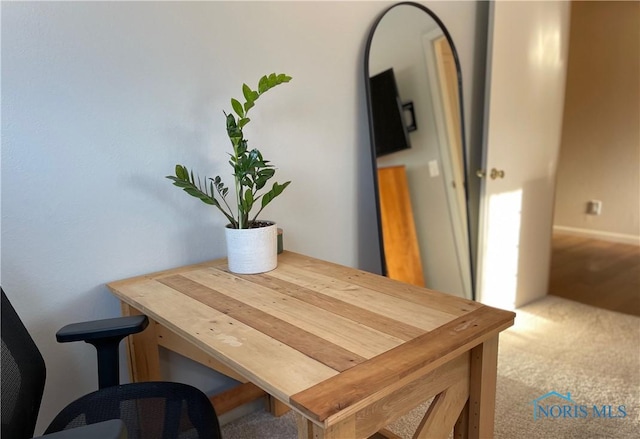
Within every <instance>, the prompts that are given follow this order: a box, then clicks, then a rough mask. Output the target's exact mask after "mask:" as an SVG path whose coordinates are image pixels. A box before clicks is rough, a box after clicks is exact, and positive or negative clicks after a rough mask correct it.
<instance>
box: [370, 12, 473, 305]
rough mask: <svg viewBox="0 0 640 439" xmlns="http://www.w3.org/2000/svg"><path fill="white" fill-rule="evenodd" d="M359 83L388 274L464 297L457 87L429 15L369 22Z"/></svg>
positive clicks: (467, 286)
mask: <svg viewBox="0 0 640 439" xmlns="http://www.w3.org/2000/svg"><path fill="white" fill-rule="evenodd" d="M364 70H365V78H366V85H367V98H368V108H369V122H370V124H371V126H370V133H371V141H372V148H371V149H372V154H373V163H374V167H375V171H376V172H374V176H375V178H376V184H375V187H376V189H377V207H378V220H379V224H380V229H381V230H380V240H381V246H380V252H381V255H382V267H383V271H384V274H385V275H387V276H389V277H391V278H393V279H396V280H401V281H404V282H408V283H412V284H415V285H420V286H426V287H427V288H431V289H434V290H439V291H443V292H447V293H451V294H454V295H457V296H460V297H465V298H468V299H472V298H473V296H474V295H473V282H472V278H473V276H472V273H471V258H470V247H469V233H468V230H469V229H468V218H467V211H468V210H467V205H466V200H467V196H466V192H465V190H466V189H465V188H466V184H465V175H466V159H465V145H464V134H463V120H462V90H461V89H460V87H461V84H462V81H461V79H460V68H459V65H458V58H457V54H456V51H455V47H454V45H453V42H452V40H451V38H450V36H449V33H448V32H447V30H446V28H445V27H444V25H443V24H442V23H441V22H440V20H439V19H438V18H437V17H436V16H435V14H433V13H432V12H431V11H430V10H429V9H427V8H425V7H424V6H422V5H419V4H415V3H400V4H397V5H394V6H392V7H391V8H389V9H388V10H387V11H386V12H385V13H384V14H382V16H381V17H380V18H379V19H378V21H376V23H375V24H374V26H373V28H372V30H371V34H370V35H369V41H368V43H367V49H366V53H365V66H364Z"/></svg>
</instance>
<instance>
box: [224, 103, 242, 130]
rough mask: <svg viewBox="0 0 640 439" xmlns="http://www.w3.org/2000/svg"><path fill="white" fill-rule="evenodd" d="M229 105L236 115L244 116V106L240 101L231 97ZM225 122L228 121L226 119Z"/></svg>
mask: <svg viewBox="0 0 640 439" xmlns="http://www.w3.org/2000/svg"><path fill="white" fill-rule="evenodd" d="M231 106H232V107H233V111H235V112H236V114H237V115H238V116H240V117H244V108H243V107H242V104H241V103H240V101H238V100H237V99H233V98H232V99H231ZM227 122H228V119H227ZM227 127H228V124H227Z"/></svg>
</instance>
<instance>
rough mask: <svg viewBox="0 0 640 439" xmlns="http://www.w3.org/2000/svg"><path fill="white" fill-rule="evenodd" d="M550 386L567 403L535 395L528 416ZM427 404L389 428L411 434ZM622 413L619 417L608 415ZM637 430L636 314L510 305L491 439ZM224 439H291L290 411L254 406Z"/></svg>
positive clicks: (567, 305)
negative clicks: (511, 320) (511, 319)
mask: <svg viewBox="0 0 640 439" xmlns="http://www.w3.org/2000/svg"><path fill="white" fill-rule="evenodd" d="M552 391H553V392H557V393H558V394H562V395H564V396H566V395H567V393H570V396H569V397H570V399H571V401H572V402H567V401H564V400H563V399H562V398H560V397H558V396H550V397H548V398H545V399H542V400H540V401H539V403H540V405H541V406H542V407H543V409H544V408H546V409H547V413H548V415H546V416H545V412H544V410H543V411H538V419H534V404H533V401H534V400H536V399H538V398H540V397H543V396H544V395H546V394H548V393H549V392H552ZM564 405H568V406H569V407H570V409H569V411H566V410H567V409H563V408H562V407H561V406H564ZM594 405H595V406H597V410H598V412H599V413H601V414H603V415H602V416H600V417H598V416H597V414H596V413H594V411H593V407H594ZM553 406H555V407H553ZM603 406H606V407H605V408H604V409H603ZM608 406H611V408H610V409H609V408H608ZM619 406H624V407H623V408H620V407H619ZM426 407H427V403H425V404H423V406H422V407H419V408H417V409H415V410H414V411H412V412H410V413H408V414H407V415H405V416H404V417H403V418H401V419H400V420H398V421H396V422H395V423H394V424H392V425H391V426H390V427H389V429H390V430H392V431H393V432H395V433H397V434H399V435H400V436H401V437H403V438H407V439H410V438H411V437H412V433H413V431H414V430H415V426H416V425H417V423H418V422H419V420H420V418H421V416H422V414H423V413H424V411H425V410H426ZM560 410H563V411H564V412H561V411H560ZM623 412H624V413H626V416H624V417H613V416H622V414H623ZM605 416H606V417H605ZM639 432H640V318H639V317H634V316H630V315H625V314H620V313H615V312H612V311H606V310H601V309H598V308H593V307H590V306H587V305H582V304H579V303H576V302H572V301H569V300H565V299H562V298H559V297H553V296H548V297H546V298H544V299H542V300H539V301H537V302H535V303H533V304H530V305H527V306H525V307H523V308H521V309H519V310H517V317H516V324H515V325H514V326H513V327H512V328H510V329H508V330H507V331H505V332H503V333H502V335H501V338H500V352H499V360H498V385H497V397H496V428H495V437H496V438H505V439H507V438H508V439H511V438H514V439H515V438H518V439H519V438H541V439H542V438H544V439H549V438H580V439H585V438H639V437H640V433H639ZM223 437H224V439H251V438H256V439H258V438H265V439H295V438H296V437H297V434H296V426H295V420H294V417H293V415H292V414H291V413H289V414H287V415H285V416H283V417H281V418H274V417H272V416H271V415H270V414H268V413H266V412H264V411H260V412H256V413H252V414H250V415H248V416H245V417H243V418H240V419H238V420H236V421H234V422H231V423H229V424H227V425H225V426H224V427H223Z"/></svg>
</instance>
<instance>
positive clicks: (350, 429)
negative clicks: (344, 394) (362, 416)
mask: <svg viewBox="0 0 640 439" xmlns="http://www.w3.org/2000/svg"><path fill="white" fill-rule="evenodd" d="M296 424H297V426H298V439H346V438H349V439H351V438H353V439H355V438H356V419H355V416H352V417H351V418H347V419H345V420H343V421H341V422H339V423H337V424H334V425H332V426H331V427H329V428H328V429H326V430H325V429H324V428H322V427H320V426H318V425H317V424H314V423H313V422H311V421H310V420H308V419H307V418H305V417H304V416H302V415H301V414H299V413H296Z"/></svg>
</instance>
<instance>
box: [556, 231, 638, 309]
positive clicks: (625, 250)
mask: <svg viewBox="0 0 640 439" xmlns="http://www.w3.org/2000/svg"><path fill="white" fill-rule="evenodd" d="M549 294H552V295H555V296H559V297H564V298H566V299H570V300H575V301H577V302H581V303H585V304H587V305H592V306H596V307H599V308H605V309H609V310H612V311H618V312H622V313H625V314H632V315H636V316H640V246H637V245H630V244H619V243H614V242H608V241H600V240H596V239H589V238H584V237H579V236H573V235H565V234H554V236H553V253H552V256H551V272H550V279H549Z"/></svg>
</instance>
